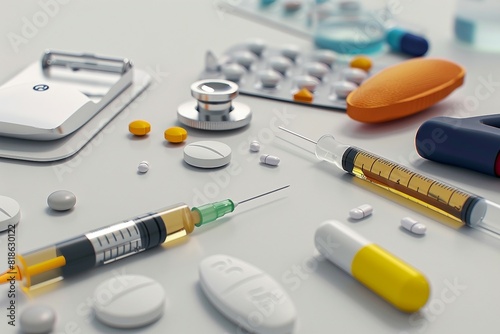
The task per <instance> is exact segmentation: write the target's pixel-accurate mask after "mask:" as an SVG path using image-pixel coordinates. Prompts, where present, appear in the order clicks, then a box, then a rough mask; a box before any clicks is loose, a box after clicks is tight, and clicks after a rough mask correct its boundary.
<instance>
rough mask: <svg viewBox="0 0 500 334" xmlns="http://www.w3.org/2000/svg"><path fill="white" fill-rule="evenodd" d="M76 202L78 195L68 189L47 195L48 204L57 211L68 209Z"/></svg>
mask: <svg viewBox="0 0 500 334" xmlns="http://www.w3.org/2000/svg"><path fill="white" fill-rule="evenodd" d="M75 204H76V196H75V194H73V193H72V192H71V191H68V190H57V191H54V192H53V193H52V194H50V195H49V197H47V205H48V206H49V208H51V209H52V210H55V211H67V210H70V209H72V208H73V207H74V206H75Z"/></svg>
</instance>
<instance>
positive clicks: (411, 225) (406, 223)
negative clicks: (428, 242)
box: [401, 217, 427, 234]
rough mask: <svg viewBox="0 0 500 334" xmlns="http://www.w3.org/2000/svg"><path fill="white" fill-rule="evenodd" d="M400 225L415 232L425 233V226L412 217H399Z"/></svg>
mask: <svg viewBox="0 0 500 334" xmlns="http://www.w3.org/2000/svg"><path fill="white" fill-rule="evenodd" d="M401 226H403V227H404V228H405V229H407V230H408V231H410V232H412V233H415V234H425V232H426V231H427V227H426V226H425V225H424V224H422V223H419V222H418V221H416V220H415V219H413V218H410V217H404V218H403V219H401Z"/></svg>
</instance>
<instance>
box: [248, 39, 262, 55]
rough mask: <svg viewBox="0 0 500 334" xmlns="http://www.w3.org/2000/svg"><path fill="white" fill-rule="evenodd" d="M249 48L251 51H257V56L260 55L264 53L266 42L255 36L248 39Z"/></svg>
mask: <svg viewBox="0 0 500 334" xmlns="http://www.w3.org/2000/svg"><path fill="white" fill-rule="evenodd" d="M246 44H247V48H248V50H250V51H251V52H253V53H255V54H256V55H257V56H259V57H260V55H261V54H262V51H264V49H265V48H266V42H264V40H262V39H260V38H255V39H251V40H249V41H247V43H246Z"/></svg>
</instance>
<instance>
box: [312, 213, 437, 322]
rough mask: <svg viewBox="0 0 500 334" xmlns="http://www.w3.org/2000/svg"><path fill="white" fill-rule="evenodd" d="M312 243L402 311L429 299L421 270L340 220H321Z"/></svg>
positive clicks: (425, 279)
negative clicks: (322, 221)
mask: <svg viewBox="0 0 500 334" xmlns="http://www.w3.org/2000/svg"><path fill="white" fill-rule="evenodd" d="M314 243H315V245H316V248H317V249H318V251H319V252H320V253H321V254H322V255H323V256H324V257H326V258H327V259H328V260H330V261H331V262H333V263H334V264H335V265H337V266H339V267H340V268H342V269H343V270H344V271H345V272H347V273H349V274H350V275H351V276H352V277H354V278H356V279H357V280H358V281H359V282H361V283H362V284H363V285H365V286H366V287H367V288H368V289H370V290H371V291H373V292H374V293H376V294H377V295H379V296H380V297H382V298H383V299H385V300H386V301H387V302H389V303H390V304H392V305H393V306H394V307H396V308H397V309H399V310H401V311H403V312H408V313H412V312H416V311H418V310H419V309H420V308H422V307H423V306H424V305H425V304H426V302H427V300H428V299H429V294H430V285H429V282H428V281H427V278H426V277H425V276H424V275H423V274H422V273H421V272H420V271H418V270H417V269H415V268H414V267H412V266H411V265H409V264H408V263H406V262H404V261H403V260H401V259H399V258H397V257H396V256H394V255H392V254H391V253H389V252H388V251H386V250H385V249H383V248H381V247H380V246H378V245H376V244H374V243H373V242H370V241H368V240H367V239H365V238H364V237H362V236H361V235H359V234H358V233H356V232H355V231H353V230H352V229H351V228H349V227H347V226H345V225H344V224H342V223H341V222H338V221H335V220H329V221H326V222H324V223H322V224H321V225H320V227H319V228H318V229H317V230H316V233H315V236H314Z"/></svg>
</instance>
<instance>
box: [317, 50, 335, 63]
mask: <svg viewBox="0 0 500 334" xmlns="http://www.w3.org/2000/svg"><path fill="white" fill-rule="evenodd" d="M313 57H314V59H316V60H317V61H319V62H320V63H323V64H325V65H328V66H329V67H332V65H333V64H334V63H335V61H336V60H337V54H336V53H335V52H333V51H331V50H317V51H315V52H314V55H313Z"/></svg>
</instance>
